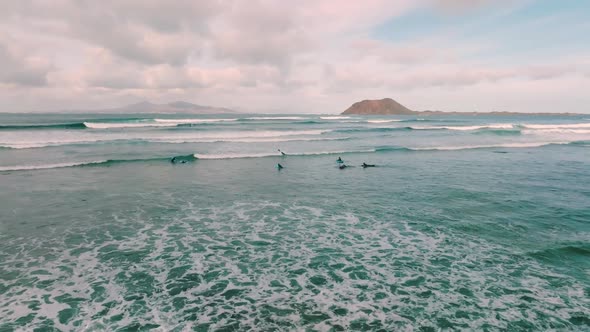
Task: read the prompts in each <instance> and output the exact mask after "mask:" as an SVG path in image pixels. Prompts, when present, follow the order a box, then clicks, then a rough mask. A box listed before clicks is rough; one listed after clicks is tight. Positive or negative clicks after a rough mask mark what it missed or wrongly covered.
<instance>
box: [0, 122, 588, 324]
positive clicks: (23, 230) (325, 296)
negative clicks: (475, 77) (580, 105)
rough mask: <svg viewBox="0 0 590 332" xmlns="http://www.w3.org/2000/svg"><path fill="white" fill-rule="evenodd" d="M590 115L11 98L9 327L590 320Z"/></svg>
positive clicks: (4, 203)
mask: <svg viewBox="0 0 590 332" xmlns="http://www.w3.org/2000/svg"><path fill="white" fill-rule="evenodd" d="M588 118H590V117H588V116H586V117H583V116H580V117H563V118H560V117H427V118H423V119H417V118H415V117H414V118H413V117H389V118H386V117H381V118H365V117H335V116H318V115H313V116H312V115H284V116H260V115H225V116H213V117H204V116H203V117H199V116H194V115H141V114H126V115H118V116H112V115H104V114H102V115H63V114H54V115H10V114H1V115H0V146H1V147H0V189H1V190H0V331H12V330H17V331H21V330H22V331H32V330H34V329H36V328H38V329H39V330H40V331H41V330H43V331H51V330H61V331H69V330H84V331H102V330H109V331H119V330H120V331H135V330H149V329H153V330H154V331H191V330H195V331H244V330H262V331H272V330H277V331H283V330H310V331H314V330H317V331H338V330H383V331H447V330H449V331H451V330H478V331H482V330H483V331H496V330H506V331H544V330H574V331H585V330H590V119H588ZM277 149H281V150H282V151H284V152H285V153H287V156H286V157H281V156H280V155H279V152H278V151H277ZM173 156H178V158H177V160H179V161H180V162H177V163H175V164H172V163H171V162H170V158H171V157H173ZM338 157H341V158H342V159H343V160H344V162H345V163H346V164H347V165H349V166H351V167H349V168H346V169H342V170H341V169H338V166H337V163H336V162H335V161H336V159H337V158H338ZM182 160H184V161H186V162H185V163H182ZM363 162H367V163H369V164H376V165H377V167H375V168H366V169H363V168H362V167H360V164H362V163H363ZM277 163H281V164H282V165H283V166H284V167H285V168H284V169H283V170H281V171H278V170H277V169H276V164H277Z"/></svg>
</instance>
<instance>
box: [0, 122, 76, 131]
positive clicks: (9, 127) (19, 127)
mask: <svg viewBox="0 0 590 332" xmlns="http://www.w3.org/2000/svg"><path fill="white" fill-rule="evenodd" d="M35 129H86V126H85V125H84V123H82V122H73V123H56V124H34V125H2V126H0V130H35Z"/></svg>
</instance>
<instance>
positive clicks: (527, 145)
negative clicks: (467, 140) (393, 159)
mask: <svg viewBox="0 0 590 332" xmlns="http://www.w3.org/2000/svg"><path fill="white" fill-rule="evenodd" d="M568 143H570V142H562V141H561V142H527V143H500V144H489V145H464V146H434V147H416V148H411V149H412V150H440V151H446V150H448V151H451V150H470V149H484V148H536V147H542V146H546V145H552V144H568Z"/></svg>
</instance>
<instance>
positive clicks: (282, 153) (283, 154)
mask: <svg viewBox="0 0 590 332" xmlns="http://www.w3.org/2000/svg"><path fill="white" fill-rule="evenodd" d="M278 150H279V152H280V153H281V155H282V156H283V157H284V156H286V155H287V154H286V153H284V152H283V151H281V149H278Z"/></svg>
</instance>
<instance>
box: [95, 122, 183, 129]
mask: <svg viewBox="0 0 590 332" xmlns="http://www.w3.org/2000/svg"><path fill="white" fill-rule="evenodd" d="M84 125H85V126H86V128H90V129H116V128H141V127H175V126H176V125H177V123H158V122H127V123H124V122H119V123H114V122H111V123H107V122H84Z"/></svg>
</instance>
